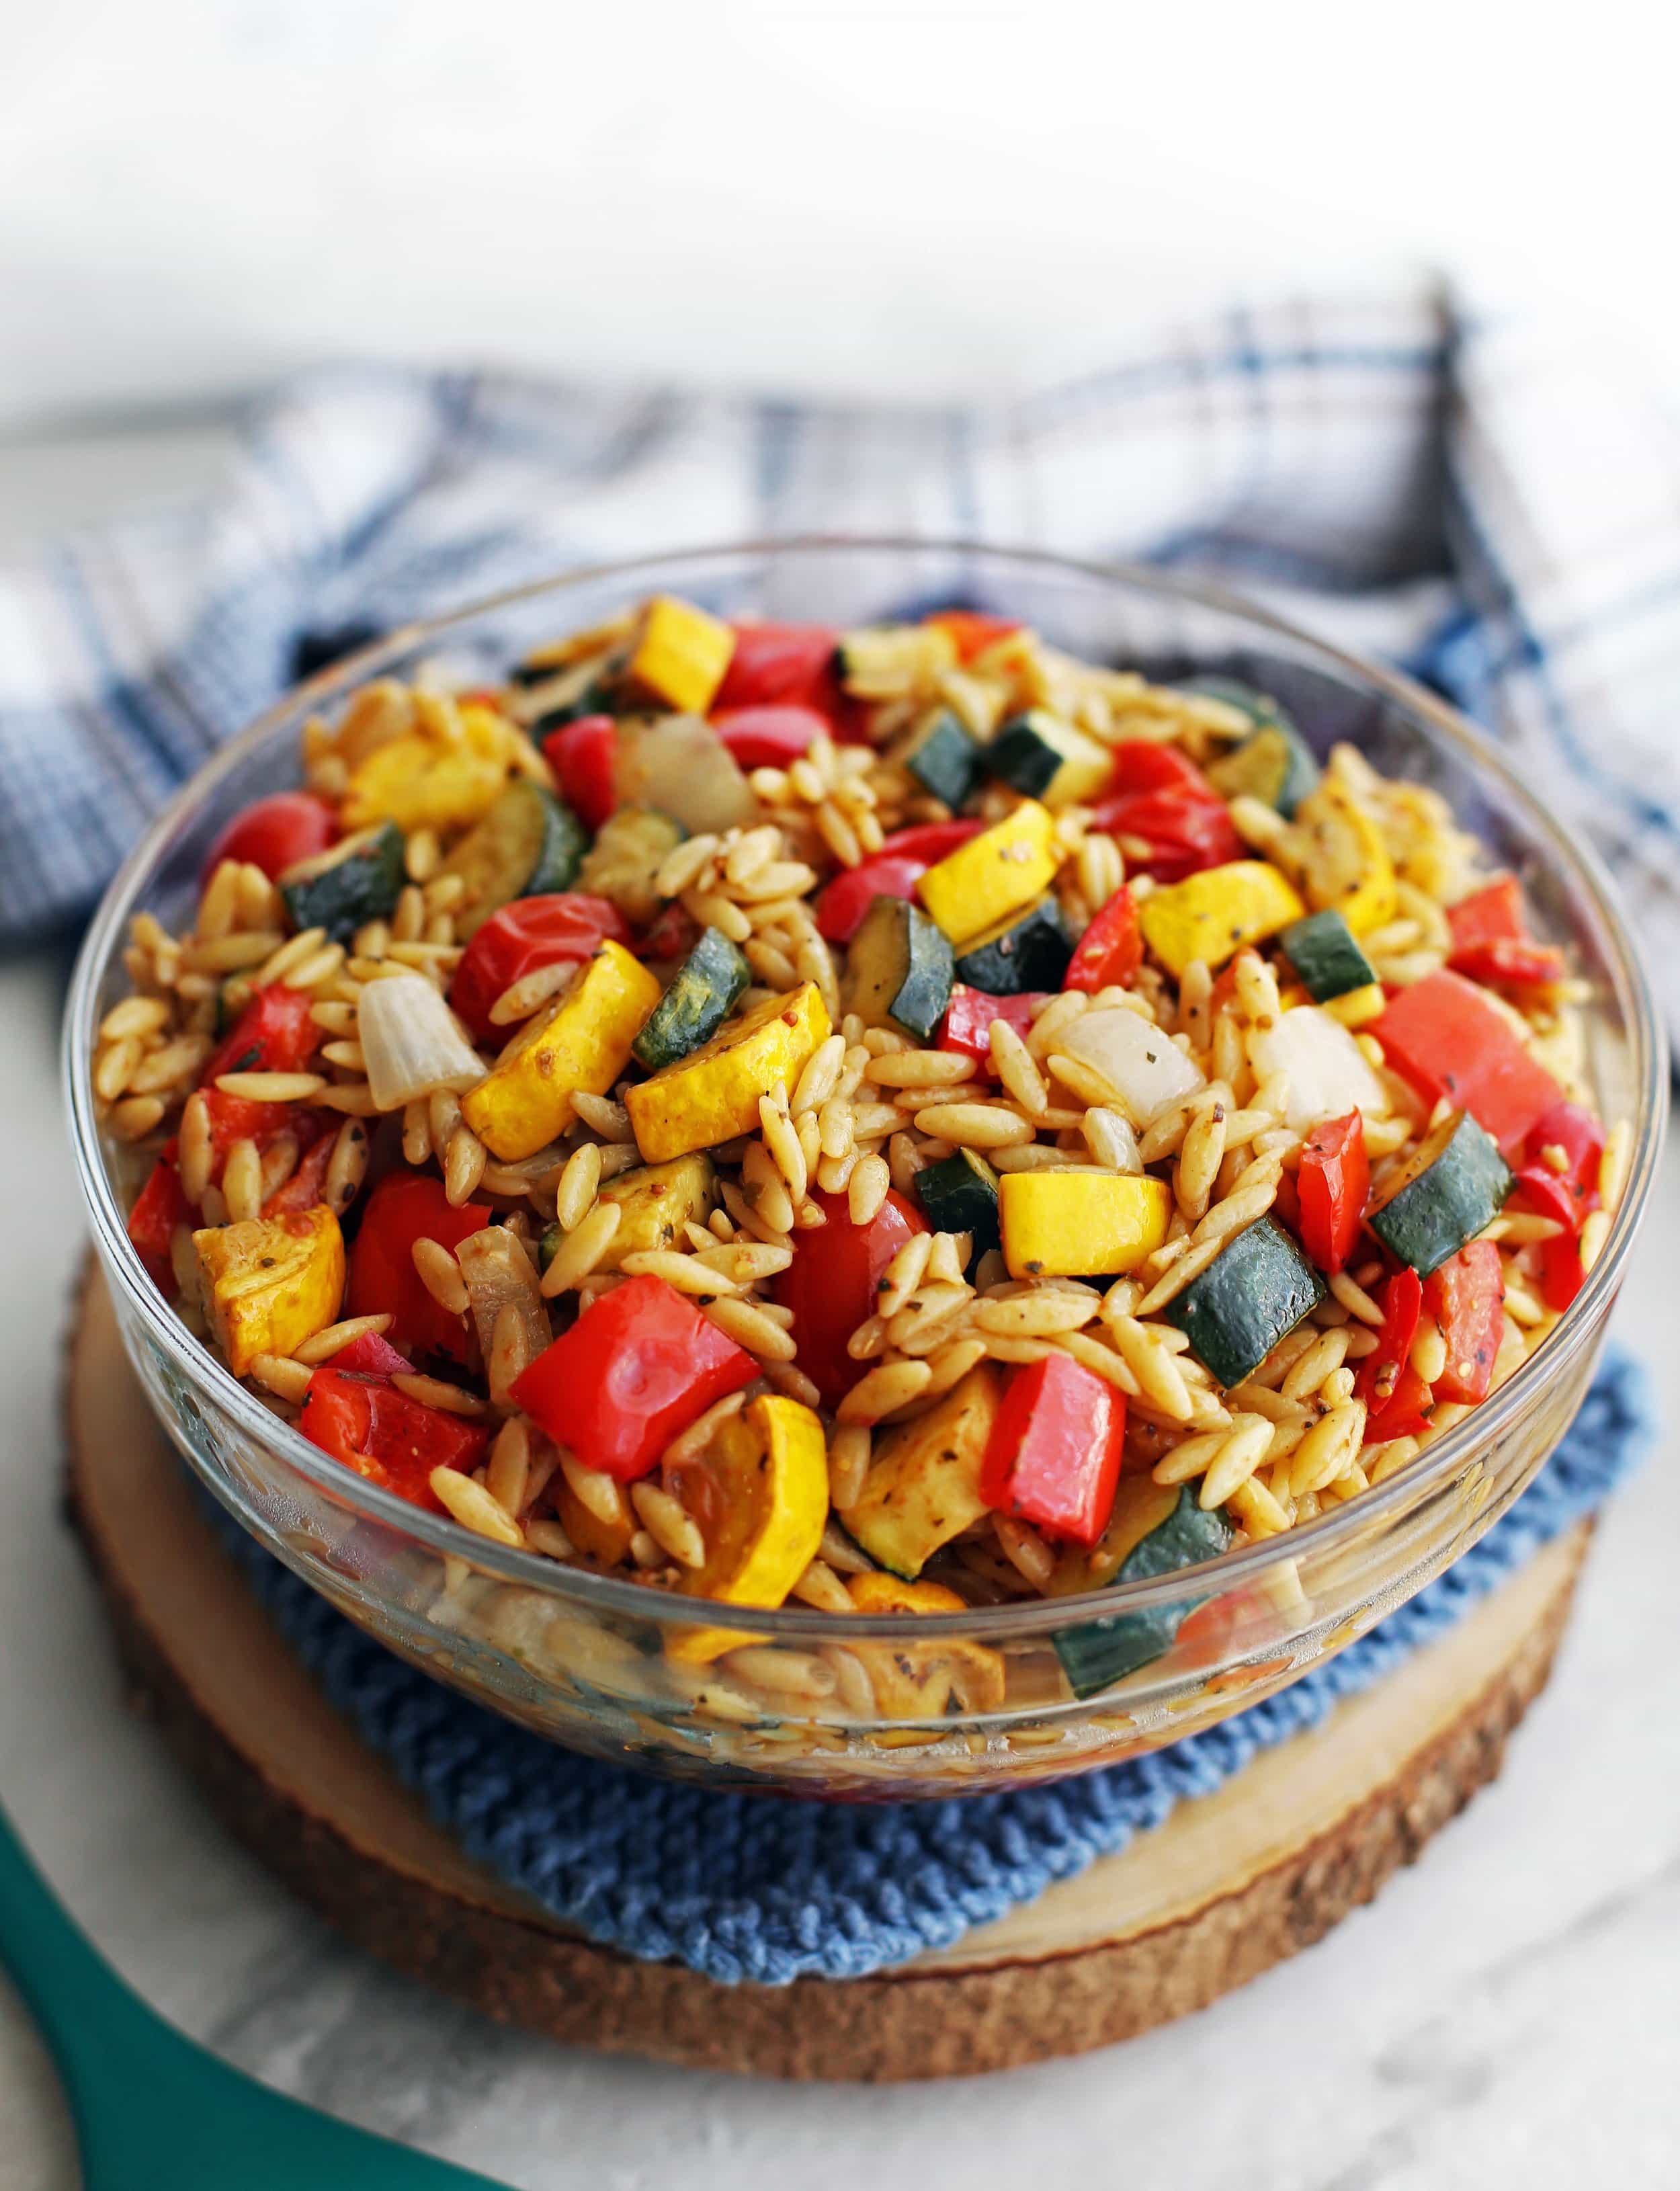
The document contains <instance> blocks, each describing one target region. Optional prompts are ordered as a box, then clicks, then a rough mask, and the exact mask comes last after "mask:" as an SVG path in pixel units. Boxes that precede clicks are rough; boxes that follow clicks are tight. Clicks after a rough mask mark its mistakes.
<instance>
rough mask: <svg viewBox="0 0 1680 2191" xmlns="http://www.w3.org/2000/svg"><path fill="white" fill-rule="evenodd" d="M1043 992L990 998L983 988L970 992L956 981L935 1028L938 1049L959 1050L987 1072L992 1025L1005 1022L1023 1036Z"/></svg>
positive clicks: (1031, 991)
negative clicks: (996, 1021)
mask: <svg viewBox="0 0 1680 2191" xmlns="http://www.w3.org/2000/svg"><path fill="white" fill-rule="evenodd" d="M1049 993H1050V992H1049V991H1048V990H1047V989H1027V990H1023V991H1022V993H1021V994H1020V995H1019V996H1016V997H994V996H993V995H992V994H991V993H990V992H989V991H988V990H985V989H971V988H970V987H968V985H967V984H966V983H965V982H958V983H957V985H956V987H954V989H953V990H952V991H951V1001H950V1003H949V1004H947V1005H946V1007H945V1016H944V1018H943V1020H942V1021H941V1022H940V1026H939V1047H940V1049H941V1050H960V1051H961V1053H962V1054H963V1056H965V1057H972V1058H974V1059H976V1060H977V1061H978V1062H979V1063H980V1064H981V1065H982V1066H983V1067H985V1068H986V1070H987V1072H988V1073H989V1072H990V1071H991V1069H992V1022H993V1021H994V1020H1005V1021H1007V1022H1008V1023H1009V1025H1010V1026H1011V1027H1013V1028H1014V1029H1015V1032H1016V1033H1017V1034H1018V1035H1022V1036H1024V1035H1025V1034H1026V1033H1027V1031H1028V1028H1029V1027H1031V1026H1032V1024H1033V1015H1034V1012H1035V1011H1036V1010H1038V1008H1039V1005H1040V1004H1043V1003H1044V1001H1045V998H1046V997H1047V996H1048V995H1049Z"/></svg>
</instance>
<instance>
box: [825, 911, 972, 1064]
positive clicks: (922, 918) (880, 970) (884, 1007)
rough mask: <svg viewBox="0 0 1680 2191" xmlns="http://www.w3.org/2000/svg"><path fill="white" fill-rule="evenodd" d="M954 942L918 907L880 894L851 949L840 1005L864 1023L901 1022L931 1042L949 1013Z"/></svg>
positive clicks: (878, 1024)
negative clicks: (937, 1028) (946, 1013)
mask: <svg viewBox="0 0 1680 2191" xmlns="http://www.w3.org/2000/svg"><path fill="white" fill-rule="evenodd" d="M952 977H953V969H952V959H951V945H950V941H949V939H948V937H947V936H945V934H944V933H943V930H940V929H938V928H936V927H935V926H934V925H933V923H932V922H931V920H930V919H928V917H927V915H926V914H925V913H923V912H922V911H921V910H920V908H919V907H917V906H914V905H911V904H910V903H909V902H908V901H907V900H906V899H904V898H902V897H878V898H877V899H876V900H875V902H874V904H873V905H872V906H871V907H870V908H869V910H868V914H867V915H866V916H865V919H864V921H863V926H862V927H861V928H860V929H859V930H858V931H857V935H856V936H854V937H853V938H852V942H851V949H850V950H849V951H848V952H847V953H846V980H845V983H844V985H843V987H842V989H841V992H840V1009H841V1010H842V1011H846V1012H856V1013H857V1016H858V1018H859V1019H861V1020H862V1021H863V1024H864V1026H865V1027H885V1026H886V1025H888V1024H889V1022H890V1023H891V1024H892V1025H893V1026H896V1027H902V1028H903V1031H904V1033H906V1034H913V1035H916V1036H919V1037H920V1039H922V1040H923V1041H926V1040H927V1039H929V1038H930V1037H931V1035H932V1033H933V1032H934V1030H935V1028H936V1027H937V1026H938V1025H939V1022H940V1021H941V1020H942V1019H943V1017H944V1016H945V1007H946V1005H947V1004H948V1003H949V1001H950V996H951V982H952Z"/></svg>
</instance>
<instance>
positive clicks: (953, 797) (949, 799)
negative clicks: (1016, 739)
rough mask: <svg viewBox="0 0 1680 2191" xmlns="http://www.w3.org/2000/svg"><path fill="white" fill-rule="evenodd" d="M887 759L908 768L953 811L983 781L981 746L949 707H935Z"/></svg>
mask: <svg viewBox="0 0 1680 2191" xmlns="http://www.w3.org/2000/svg"><path fill="white" fill-rule="evenodd" d="M888 758H889V760H896V761H897V763H898V764H899V765H900V766H901V767H903V768H907V769H908V771H910V774H911V775H912V776H913V777H914V778H915V779H916V782H917V783H919V784H920V786H921V788H922V789H923V790H924V791H925V792H927V793H928V794H930V795H931V797H933V798H935V799H943V800H944V802H945V804H946V805H948V807H950V808H951V810H952V811H953V812H954V811H956V809H957V808H958V807H960V805H962V803H963V801H964V800H965V799H966V798H967V797H968V795H969V794H970V793H971V791H972V790H973V789H974V787H975V785H976V784H977V783H978V782H979V780H980V771H981V766H982V754H981V749H980V748H979V747H978V746H977V744H976V743H975V742H974V740H973V739H972V738H971V737H970V736H969V734H968V732H967V731H965V729H964V728H963V726H962V724H961V723H960V721H959V720H958V718H957V715H956V713H955V711H954V709H950V708H939V709H935V711H934V712H933V714H931V715H930V716H929V717H928V718H927V719H926V720H925V722H922V723H920V724H919V725H918V726H916V728H915V729H914V730H913V731H911V732H910V735H909V736H908V737H907V738H905V739H903V741H902V742H901V743H899V744H898V745H897V747H895V748H894V749H893V751H892V752H891V754H889V755H888Z"/></svg>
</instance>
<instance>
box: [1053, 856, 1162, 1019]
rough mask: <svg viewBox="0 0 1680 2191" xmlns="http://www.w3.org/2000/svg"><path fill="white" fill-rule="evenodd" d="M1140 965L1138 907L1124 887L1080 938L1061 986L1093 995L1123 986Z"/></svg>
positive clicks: (1115, 893)
mask: <svg viewBox="0 0 1680 2191" xmlns="http://www.w3.org/2000/svg"><path fill="white" fill-rule="evenodd" d="M1142 964H1143V931H1142V929H1141V928H1140V927H1139V926H1138V925H1137V904H1136V900H1135V899H1134V898H1133V896H1132V894H1131V892H1130V890H1129V889H1127V887H1126V886H1125V884H1124V883H1123V884H1122V885H1120V887H1119V890H1117V891H1115V892H1114V895H1113V897H1111V898H1110V899H1109V901H1108V904H1107V905H1105V906H1104V907H1103V908H1102V911H1101V912H1100V913H1098V914H1097V916H1096V919H1094V920H1093V921H1092V922H1091V926H1090V927H1089V928H1088V929H1086V930H1085V934H1084V935H1083V936H1081V937H1080V938H1079V942H1078V944H1077V946H1076V947H1075V948H1074V952H1073V957H1072V958H1071V959H1069V960H1068V973H1067V977H1066V979H1065V980H1064V981H1063V982H1062V987H1063V988H1064V989H1086V990H1090V991H1091V992H1092V993H1095V992H1096V990H1098V989H1106V988H1108V987H1111V986H1112V985H1113V984H1115V983H1119V984H1120V985H1122V986H1124V985H1125V983H1126V982H1130V979H1131V977H1132V976H1133V975H1134V974H1135V973H1136V971H1137V970H1138V968H1139V967H1140V966H1141V965H1142Z"/></svg>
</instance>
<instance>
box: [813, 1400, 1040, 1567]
mask: <svg viewBox="0 0 1680 2191" xmlns="http://www.w3.org/2000/svg"><path fill="white" fill-rule="evenodd" d="M1002 1399H1003V1380H1002V1379H1001V1378H1000V1377H999V1374H998V1373H997V1371H996V1370H995V1369H993V1368H992V1367H991V1365H990V1364H989V1363H984V1362H982V1363H980V1364H979V1366H978V1367H977V1368H976V1369H971V1370H970V1371H969V1373H968V1374H967V1376H966V1377H965V1378H964V1379H963V1380H962V1381H961V1382H960V1384H957V1385H954V1386H952V1388H951V1390H950V1391H948V1393H947V1394H946V1395H945V1397H944V1398H943V1400H941V1401H939V1402H938V1403H937V1405H936V1406H934V1407H931V1408H930V1409H928V1411H927V1413H926V1414H925V1415H919V1416H918V1417H917V1418H916V1420H915V1421H914V1422H913V1423H901V1424H899V1425H898V1426H897V1429H895V1430H890V1431H884V1432H882V1433H881V1435H880V1437H877V1438H876V1440H875V1449H874V1458H873V1459H872V1460H871V1461H870V1463H869V1471H868V1475H867V1476H866V1477H864V1478H863V1490H862V1491H861V1492H860V1493H859V1494H858V1497H857V1503H856V1504H855V1505H851V1506H849V1507H847V1509H846V1511H845V1512H844V1513H843V1514H842V1515H841V1516H840V1520H841V1521H842V1522H844V1523H845V1525H846V1528H847V1530H848V1531H849V1532H850V1534H851V1535H852V1536H854V1537H855V1538H856V1539H857V1541H858V1543H859V1544H860V1545H862V1546H863V1549H864V1551H866V1552H868V1555H869V1556H870V1558H871V1559H874V1560H879V1561H880V1563H881V1565H882V1566H883V1567H886V1568H891V1569H892V1571H893V1573H894V1574H898V1575H904V1576H909V1577H914V1576H915V1575H918V1574H920V1573H921V1570H922V1569H923V1568H925V1566H926V1564H927V1562H929V1560H931V1558H932V1557H933V1555H934V1554H935V1553H936V1552H937V1551H938V1550H939V1547H940V1546H941V1545H948V1544H949V1543H950V1541H951V1539H952V1538H953V1537H960V1536H961V1534H962V1533H963V1531H964V1530H965V1528H968V1526H969V1524H970V1523H971V1522H977V1521H978V1520H979V1519H980V1517H981V1516H982V1514H985V1513H987V1512H988V1511H989V1509H988V1506H987V1504H986V1501H985V1500H983V1499H982V1497H981V1495H980V1466H981V1463H982V1461H983V1460H984V1459H985V1457H986V1442H987V1440H988V1438H989V1437H991V1435H992V1424H993V1421H994V1418H995V1417H996V1414H997V1412H998V1408H999V1403H1001V1401H1002Z"/></svg>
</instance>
